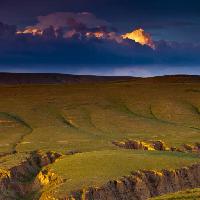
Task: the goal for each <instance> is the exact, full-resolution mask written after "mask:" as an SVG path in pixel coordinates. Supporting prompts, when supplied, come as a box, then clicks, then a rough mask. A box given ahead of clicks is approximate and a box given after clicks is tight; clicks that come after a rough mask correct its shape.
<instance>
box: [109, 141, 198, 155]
mask: <svg viewBox="0 0 200 200" xmlns="http://www.w3.org/2000/svg"><path fill="white" fill-rule="evenodd" d="M112 143H113V144H114V145H116V146H118V147H120V148H124V149H135V150H147V151H153V150H156V151H178V152H200V144H199V143H196V144H194V145H189V144H183V145H182V146H180V147H168V146H167V145H166V144H165V143H164V142H163V141H160V140H157V141H138V140H123V141H113V142H112Z"/></svg>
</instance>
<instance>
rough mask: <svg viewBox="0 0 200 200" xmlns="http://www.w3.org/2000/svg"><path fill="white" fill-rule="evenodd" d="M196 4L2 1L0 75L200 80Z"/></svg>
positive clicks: (194, 0)
mask: <svg viewBox="0 0 200 200" xmlns="http://www.w3.org/2000/svg"><path fill="white" fill-rule="evenodd" d="M199 10H200V1H198V0H167V1H164V0H143V1H139V0H137V1H135V0H95V1H94V0H57V1H56V0H17V1H16V0H0V46H1V48H0V71H9V72H52V73H54V72H58V73H73V74H96V75H132V76H154V75H163V74H200V39H199V33H200V12H199Z"/></svg>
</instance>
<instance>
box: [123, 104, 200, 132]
mask: <svg viewBox="0 0 200 200" xmlns="http://www.w3.org/2000/svg"><path fill="white" fill-rule="evenodd" d="M122 106H124V108H125V109H126V110H127V111H128V112H129V114H132V115H134V116H136V117H139V118H143V119H148V120H156V121H158V122H160V123H163V124H169V125H173V126H178V127H183V128H190V129H194V130H198V131H200V128H197V127H190V126H185V125H181V124H177V123H175V122H170V121H165V120H162V119H160V118H157V117H156V116H155V114H154V113H153V111H152V105H150V107H149V109H150V113H151V114H153V115H152V116H153V118H151V117H146V116H143V115H140V114H138V113H135V112H133V111H132V110H130V109H129V108H128V106H127V105H126V104H123V105H122Z"/></svg>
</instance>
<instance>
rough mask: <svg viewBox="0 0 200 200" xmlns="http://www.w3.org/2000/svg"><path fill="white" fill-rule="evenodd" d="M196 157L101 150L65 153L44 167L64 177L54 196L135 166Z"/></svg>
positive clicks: (173, 164) (156, 166) (168, 165)
mask: <svg viewBox="0 0 200 200" xmlns="http://www.w3.org/2000/svg"><path fill="white" fill-rule="evenodd" d="M198 161H199V158H198V156H197V155H192V154H184V153H170V152H156V151H155V152H154V151H152V152H147V151H132V150H104V151H93V152H88V153H80V154H75V155H72V156H65V157H64V158H62V159H60V160H58V161H57V162H55V163H54V164H52V165H50V166H48V169H49V170H50V169H51V171H53V172H55V173H56V174H58V175H59V176H60V177H62V179H63V180H66V181H65V182H64V183H63V184H61V185H60V186H59V188H57V189H56V191H57V194H56V196H57V195H65V194H66V193H67V192H70V191H73V190H78V189H80V188H85V187H86V188H87V187H89V186H101V185H103V184H104V183H106V182H108V181H109V180H116V179H119V178H120V177H122V176H128V175H130V174H131V172H133V171H135V170H140V169H146V170H160V169H176V168H180V167H182V166H187V165H190V164H191V163H195V162H198ZM46 190H52V191H54V190H55V188H54V187H52V186H51V187H50V188H48V189H47V188H46Z"/></svg>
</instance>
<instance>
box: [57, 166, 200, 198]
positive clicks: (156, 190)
mask: <svg viewBox="0 0 200 200" xmlns="http://www.w3.org/2000/svg"><path fill="white" fill-rule="evenodd" d="M199 186H200V164H194V165H192V166H190V167H184V168H181V169H176V170H162V171H159V172H156V171H147V170H143V171H137V172H134V173H132V175H130V176H128V177H123V178H121V179H120V180H117V181H110V182H108V183H107V184H105V185H104V186H102V187H99V188H94V187H91V188H88V189H83V190H80V191H76V192H72V193H71V194H70V195H69V196H68V197H65V198H62V200H146V199H148V198H151V197H155V196H159V195H163V194H167V193H173V192H177V191H180V190H185V189H191V188H196V187H199ZM59 200H61V199H59Z"/></svg>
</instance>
